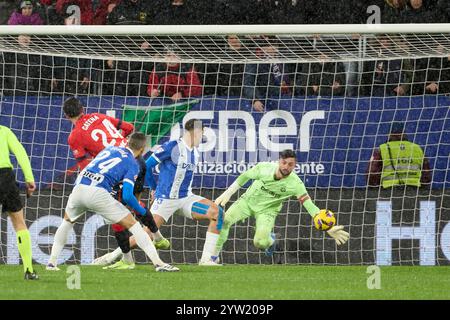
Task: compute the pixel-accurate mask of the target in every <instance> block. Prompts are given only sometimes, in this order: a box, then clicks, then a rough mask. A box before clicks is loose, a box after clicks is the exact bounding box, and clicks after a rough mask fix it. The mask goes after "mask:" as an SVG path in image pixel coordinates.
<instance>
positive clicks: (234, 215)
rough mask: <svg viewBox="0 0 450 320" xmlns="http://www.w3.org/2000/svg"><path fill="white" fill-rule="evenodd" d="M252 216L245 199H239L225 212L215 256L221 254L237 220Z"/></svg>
mask: <svg viewBox="0 0 450 320" xmlns="http://www.w3.org/2000/svg"><path fill="white" fill-rule="evenodd" d="M250 216H251V211H250V209H249V207H248V205H247V202H246V201H245V200H244V199H239V200H237V201H236V202H235V203H233V204H232V205H231V207H230V208H228V210H227V211H226V213H225V218H224V221H223V226H222V230H221V231H220V235H219V239H218V241H217V244H216V251H215V253H214V256H219V254H220V252H221V251H222V248H223V245H224V244H225V242H226V241H227V239H228V234H229V233H230V228H231V226H232V225H234V224H235V223H236V222H239V221H243V220H245V219H247V218H249V217H250Z"/></svg>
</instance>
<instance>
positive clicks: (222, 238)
mask: <svg viewBox="0 0 450 320" xmlns="http://www.w3.org/2000/svg"><path fill="white" fill-rule="evenodd" d="M230 227H231V225H229V224H225V223H224V224H223V227H222V230H221V231H220V234H219V239H218V240H217V243H216V247H215V248H214V252H213V254H212V256H214V257H218V256H219V254H220V251H222V247H223V245H224V244H225V242H226V241H227V239H228V234H229V233H230Z"/></svg>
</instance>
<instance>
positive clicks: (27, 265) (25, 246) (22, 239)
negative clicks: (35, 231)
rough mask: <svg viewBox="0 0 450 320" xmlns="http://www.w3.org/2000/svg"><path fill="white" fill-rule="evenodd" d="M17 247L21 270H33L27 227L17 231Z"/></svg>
mask: <svg viewBox="0 0 450 320" xmlns="http://www.w3.org/2000/svg"><path fill="white" fill-rule="evenodd" d="M16 235H17V247H18V248H19V253H20V256H21V257H22V263H23V271H24V272H26V271H27V269H28V271H30V272H33V259H32V253H31V239H30V232H29V231H28V230H27V229H24V230H20V231H17V233H16Z"/></svg>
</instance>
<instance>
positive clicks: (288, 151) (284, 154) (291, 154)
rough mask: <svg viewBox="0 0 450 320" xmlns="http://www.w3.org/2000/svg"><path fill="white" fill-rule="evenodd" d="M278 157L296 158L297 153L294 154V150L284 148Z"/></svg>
mask: <svg viewBox="0 0 450 320" xmlns="http://www.w3.org/2000/svg"><path fill="white" fill-rule="evenodd" d="M280 158H281V159H287V158H295V159H297V155H296V154H295V152H294V150H291V149H286V150H283V151H281V152H280Z"/></svg>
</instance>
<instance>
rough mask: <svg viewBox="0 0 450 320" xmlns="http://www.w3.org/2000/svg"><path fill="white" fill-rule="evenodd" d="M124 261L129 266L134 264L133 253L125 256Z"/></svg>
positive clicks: (129, 252)
mask: <svg viewBox="0 0 450 320" xmlns="http://www.w3.org/2000/svg"><path fill="white" fill-rule="evenodd" d="M122 260H123V261H125V262H126V263H128V264H131V263H134V259H133V256H132V255H131V251H128V252H127V253H124V254H123V257H122Z"/></svg>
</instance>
